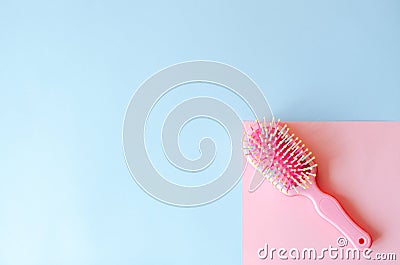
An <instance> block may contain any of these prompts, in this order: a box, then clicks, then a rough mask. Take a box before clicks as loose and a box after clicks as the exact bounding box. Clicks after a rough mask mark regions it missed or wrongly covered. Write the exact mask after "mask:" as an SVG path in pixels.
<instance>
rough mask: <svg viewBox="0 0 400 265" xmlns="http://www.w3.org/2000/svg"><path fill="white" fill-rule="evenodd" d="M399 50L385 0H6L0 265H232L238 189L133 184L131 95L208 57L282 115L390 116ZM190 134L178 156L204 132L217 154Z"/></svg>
mask: <svg viewBox="0 0 400 265" xmlns="http://www.w3.org/2000/svg"><path fill="white" fill-rule="evenodd" d="M217 2H218V3H217ZM399 47H400V2H399V1H396V0H393V1H387V0H384V1H365V0H363V1H361V0H360V1H258V2H255V1H250V2H249V1H246V3H244V2H243V1H195V2H193V1H158V2H155V1H140V2H134V1H71V0H70V1H57V0H56V1H11V0H10V1H8V0H2V1H1V2H0V91H1V95H0V124H1V127H0V128H1V131H0V177H1V178H0V180H1V183H0V264H2V265H8V264H41V265H46V264H49V265H50V264H85V265H89V264H121V265H122V264H202V265H203V264H240V263H241V187H240V185H238V186H236V187H235V188H234V190H233V191H232V192H230V193H229V194H227V195H226V196H224V197H223V198H222V199H220V200H218V201H217V202H215V203H212V204H209V205H207V206H203V207H197V208H190V209H185V208H177V207H171V206H167V205H164V204H162V203H160V202H158V201H156V200H154V199H152V198H151V197H150V196H148V195H147V194H145V193H144V192H143V191H142V190H141V189H140V188H139V187H138V186H137V185H136V184H135V183H134V181H133V180H132V178H131V176H130V175H129V173H128V170H127V168H126V165H125V162H124V157H123V152H122V121H123V117H124V112H125V108H126V106H127V104H128V102H129V99H130V97H131V96H132V94H133V93H134V91H135V89H136V88H137V87H138V86H139V85H140V84H141V83H142V82H143V81H144V80H146V78H148V77H149V76H150V75H151V74H154V73H155V72H157V71H158V70H160V69H161V68H164V67H166V66H168V65H171V64H175V63H178V62H181V61H186V60H194V59H204V60H215V61H220V62H224V63H227V64H230V65H232V66H234V67H237V68H238V69H240V70H242V71H243V72H245V73H247V74H248V75H249V76H250V77H251V78H252V79H253V80H255V82H256V83H258V85H259V86H260V87H261V89H262V90H263V91H264V93H265V95H266V96H267V98H268V100H269V102H270V105H271V108H272V109H273V111H274V114H275V115H276V116H278V117H281V118H282V119H284V120H396V121H398V120H400V107H399V103H398V101H399V99H400V48H399ZM207 89H208V90H209V92H210V93H215V95H214V96H215V97H219V98H222V99H226V101H227V102H228V103H232V104H234V106H235V107H236V109H237V110H238V111H239V112H241V113H242V115H243V117H244V118H248V116H247V115H248V110H247V109H246V107H245V106H243V105H241V104H240V103H239V102H237V104H236V103H235V102H236V101H237V99H231V97H232V95H227V94H226V91H219V90H213V89H210V86H208V87H207V88H204V89H202V88H199V90H198V91H200V93H202V92H205V91H207ZM193 91H194V90H191V91H190V92H188V91H187V90H186V91H185V90H184V89H183V90H180V92H176V93H177V94H176V95H175V97H170V98H169V100H170V101H168V100H167V103H165V102H164V103H163V104H166V105H165V106H164V107H160V110H162V108H164V110H165V109H168V108H171V107H172V106H173V105H174V104H175V102H174V100H175V99H176V98H177V97H182V98H185V97H184V96H187V95H189V94H190V93H192V92H193ZM224 93H225V94H224ZM167 99H168V98H167ZM235 100H236V101H235ZM168 103H169V105H168ZM168 106H169V107H168ZM197 122H199V123H198V124H197V125H200V124H202V122H204V121H197ZM197 125H191V127H190V126H188V128H187V129H185V130H186V132H183V133H182V139H181V141H182V145H183V151H184V152H185V153H186V154H187V155H188V156H189V157H192V158H194V157H196V156H198V150H197V139H198V137H200V135H201V134H202V133H209V134H212V133H210V131H212V130H211V129H212V128H214V127H215V129H216V131H215V132H214V136H215V138H216V139H219V138H221V139H222V144H221V145H222V146H224V145H225V144H224V142H223V137H224V136H226V135H224V131H221V129H220V128H219V129H218V126H216V125H215V124H212V123H210V124H209V126H210V127H208V126H202V127H203V128H204V127H206V128H207V130H204V129H203V130H199V131H196V130H195V127H196V126H197ZM155 126H157V125H155ZM191 132H192V133H191ZM157 134H158V132H157V133H154V135H155V136H157ZM191 135H192V136H194V139H191V138H190V136H191ZM156 138H157V137H156ZM154 141H158V140H157V139H154ZM225 141H226V140H225ZM221 145H220V146H221ZM222 149H223V148H221V150H220V149H219V153H218V155H221V154H222V159H221V160H220V161H219V162H218V164H217V166H216V167H215V168H214V169H215V172H214V173H213V172H211V173H209V174H207V175H206V176H205V180H204V181H205V182H206V181H209V180H210V179H212V178H213V177H215V176H217V175H218V170H222V169H223V163H224V159H223V158H224V152H227V151H226V150H225V151H224V150H222ZM153 155H154V157H153V159H158V158H157V156H158V155H159V153H157V152H156V153H155V154H154V153H153ZM160 166H161V170H162V171H163V172H165V173H166V174H168V172H172V171H168V169H167V166H168V165H166V164H165V165H164V164H161V162H160ZM190 178H192V179H190ZM171 180H173V181H176V182H182V183H186V181H188V182H191V181H192V182H191V183H198V179H194V178H193V177H192V176H187V179H185V177H182V176H173V177H172V179H171ZM271 218H272V217H271Z"/></svg>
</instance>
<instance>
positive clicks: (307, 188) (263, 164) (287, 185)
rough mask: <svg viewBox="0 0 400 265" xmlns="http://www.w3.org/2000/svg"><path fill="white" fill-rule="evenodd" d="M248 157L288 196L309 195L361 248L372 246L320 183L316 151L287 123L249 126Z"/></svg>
mask: <svg viewBox="0 0 400 265" xmlns="http://www.w3.org/2000/svg"><path fill="white" fill-rule="evenodd" d="M243 151H244V154H245V156H246V157H247V160H248V161H249V162H250V163H251V164H252V165H253V166H254V167H255V168H256V169H257V170H258V171H260V172H261V173H262V175H263V176H264V178H263V179H265V178H266V179H268V180H269V181H270V182H271V183H272V184H273V185H274V186H275V187H276V188H277V189H278V190H279V191H281V192H282V193H284V194H285V195H287V196H296V195H302V196H305V197H307V198H309V199H310V200H311V201H312V202H313V204H314V207H315V209H316V210H317V212H318V214H319V215H320V216H321V217H322V218H324V219H325V220H327V221H328V222H330V223H331V224H332V225H333V226H335V227H336V228H337V229H338V230H339V231H340V232H341V233H342V234H343V235H344V236H346V237H347V239H348V240H349V241H350V242H351V243H352V244H353V245H354V247H356V248H358V249H365V248H368V247H370V246H371V244H372V240H371V237H370V236H369V234H368V233H367V232H365V231H364V230H363V229H361V228H360V227H359V226H358V225H357V224H356V223H355V222H354V221H353V220H351V218H350V217H349V216H348V215H347V214H346V213H345V211H344V210H343V208H342V207H341V206H340V204H339V203H338V201H337V200H336V199H335V198H333V197H332V196H330V195H328V194H325V193H323V192H322V191H321V190H320V189H319V188H318V186H317V183H316V175H317V164H316V163H315V157H314V156H312V153H311V152H310V151H309V150H308V148H305V145H304V144H302V141H301V140H299V138H298V137H295V135H294V134H289V128H288V126H287V125H286V124H281V123H280V122H279V120H278V121H277V122H275V121H274V120H273V121H272V122H270V123H267V122H266V121H265V119H264V122H259V121H256V122H254V123H252V124H251V125H250V126H249V128H247V130H246V133H245V136H244V139H243Z"/></svg>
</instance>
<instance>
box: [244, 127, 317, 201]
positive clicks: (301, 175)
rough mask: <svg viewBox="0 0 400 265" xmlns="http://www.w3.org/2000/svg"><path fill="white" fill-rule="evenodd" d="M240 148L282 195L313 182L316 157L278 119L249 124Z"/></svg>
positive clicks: (294, 191)
mask: <svg viewBox="0 0 400 265" xmlns="http://www.w3.org/2000/svg"><path fill="white" fill-rule="evenodd" d="M243 151H244V154H245V156H246V157H247V159H248V161H249V162H250V163H251V164H252V165H253V166H254V167H255V168H257V169H258V170H259V171H260V172H261V173H262V174H263V175H264V176H265V178H267V179H268V180H269V181H270V182H271V183H272V184H273V185H274V186H275V187H276V188H277V189H278V190H280V191H281V192H283V193H284V194H287V195H295V194H297V193H299V191H300V190H301V189H307V188H309V187H310V185H312V184H313V183H314V178H315V177H316V173H317V164H316V163H315V162H314V160H315V156H313V155H312V153H311V152H310V151H309V150H308V148H306V147H305V145H304V144H303V143H302V140H300V139H299V138H298V137H296V136H295V135H294V134H293V133H292V134H291V133H290V129H289V127H288V126H287V125H286V124H282V123H281V122H280V121H279V120H278V121H277V122H275V121H274V120H272V121H271V122H269V123H267V122H266V121H265V119H264V121H262V122H260V121H258V120H257V121H256V122H254V123H253V124H251V125H250V127H249V129H248V130H247V132H245V137H244V140H243Z"/></svg>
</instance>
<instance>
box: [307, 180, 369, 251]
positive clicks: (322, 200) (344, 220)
mask: <svg viewBox="0 0 400 265" xmlns="http://www.w3.org/2000/svg"><path fill="white" fill-rule="evenodd" d="M303 194H304V195H306V196H307V197H308V198H310V199H311V200H312V202H313V204H314V207H315V209H316V210H317V212H318V214H319V215H320V216H321V217H322V218H324V219H325V220H327V221H328V222H330V223H331V224H332V225H333V226H335V227H336V228H337V229H338V230H339V231H340V232H341V233H342V234H343V235H344V236H346V237H347V239H348V240H349V241H350V242H351V243H352V244H353V245H354V247H356V248H358V249H360V250H363V249H365V248H368V247H370V246H371V244H372V240H371V237H370V235H369V234H368V233H367V232H365V231H364V230H363V229H362V228H361V227H359V226H358V225H357V224H356V223H355V222H354V221H353V220H351V218H350V217H349V216H348V215H347V214H346V212H345V211H344V210H343V208H342V207H341V206H340V204H339V202H338V201H337V200H336V199H335V198H333V197H332V196H330V195H328V194H326V193H324V192H322V191H321V190H320V189H319V188H318V186H317V185H316V183H314V184H313V185H311V187H310V188H308V189H307V190H306V192H304V193H303Z"/></svg>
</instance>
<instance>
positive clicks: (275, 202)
mask: <svg viewBox="0 0 400 265" xmlns="http://www.w3.org/2000/svg"><path fill="white" fill-rule="evenodd" d="M288 125H289V127H290V129H291V132H293V133H295V135H296V136H298V137H299V138H300V139H302V140H303V142H304V143H305V144H306V146H307V147H308V148H309V149H310V150H311V151H312V152H313V154H314V155H315V156H316V162H317V163H318V175H317V182H318V184H319V186H320V188H321V190H323V191H325V192H326V193H328V194H330V195H332V196H334V197H335V198H336V199H337V200H338V201H339V202H340V203H341V205H342V207H343V208H344V209H345V211H346V212H347V213H348V214H349V215H350V217H351V218H352V219H353V220H354V221H355V222H356V223H357V224H359V225H360V226H361V227H362V228H363V229H365V230H366V231H367V232H368V233H369V234H370V235H371V237H372V239H373V244H372V247H371V248H372V250H373V252H372V253H371V254H370V256H371V257H372V258H375V254H376V253H378V252H384V253H395V254H396V259H397V260H396V261H382V260H369V261H368V260H363V258H362V257H361V259H360V260H356V261H353V260H340V256H339V257H338V258H337V259H336V260H333V259H330V258H329V257H325V258H324V259H323V260H317V261H314V260H308V259H306V260H301V259H300V260H293V259H291V258H290V257H288V260H281V259H280V258H279V257H275V256H276V253H275V256H274V259H273V260H271V259H270V257H267V258H266V259H264V260H263V259H260V258H259V257H258V254H257V252H258V250H259V249H260V248H264V246H265V244H268V247H269V248H271V247H273V248H277V249H278V248H285V249H287V250H288V251H289V250H290V249H291V248H298V249H299V251H302V250H303V249H304V248H312V247H313V248H315V249H316V250H317V251H319V250H321V249H323V248H328V247H329V245H331V246H332V247H337V248H338V249H340V247H339V246H338V245H337V242H336V241H337V239H338V238H339V237H340V236H341V234H340V233H339V232H338V231H337V230H336V229H335V228H334V227H333V226H332V225H331V224H329V223H328V222H327V221H325V220H324V219H322V218H321V217H320V216H319V215H318V214H317V212H316V211H315V210H314V208H313V205H312V203H311V201H309V199H307V198H305V197H301V196H296V197H286V196H285V195H283V194H281V193H280V192H279V191H278V190H276V189H275V188H274V187H273V186H272V185H271V184H270V183H269V182H268V181H265V182H264V183H263V184H262V186H261V187H260V188H259V189H258V190H257V191H256V192H254V193H249V192H248V188H249V184H250V180H251V176H252V167H249V169H248V170H246V172H245V174H244V176H243V186H242V187H243V191H242V193H243V230H242V231H243V264H244V265H257V264H313V263H318V264H341V263H347V264H353V263H354V264H400V252H399V247H400V199H399V198H400V197H399V195H400V194H399V187H400V122H289V123H288ZM257 174H259V173H257ZM348 247H352V246H350V245H348ZM344 248H346V247H344ZM339 251H340V250H339ZM293 253H294V254H295V252H293ZM318 254H319V252H318ZM338 254H340V253H339V252H338ZM284 256H285V255H284ZM286 256H289V254H288V253H286ZM325 256H328V254H327V253H326V254H325Z"/></svg>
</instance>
